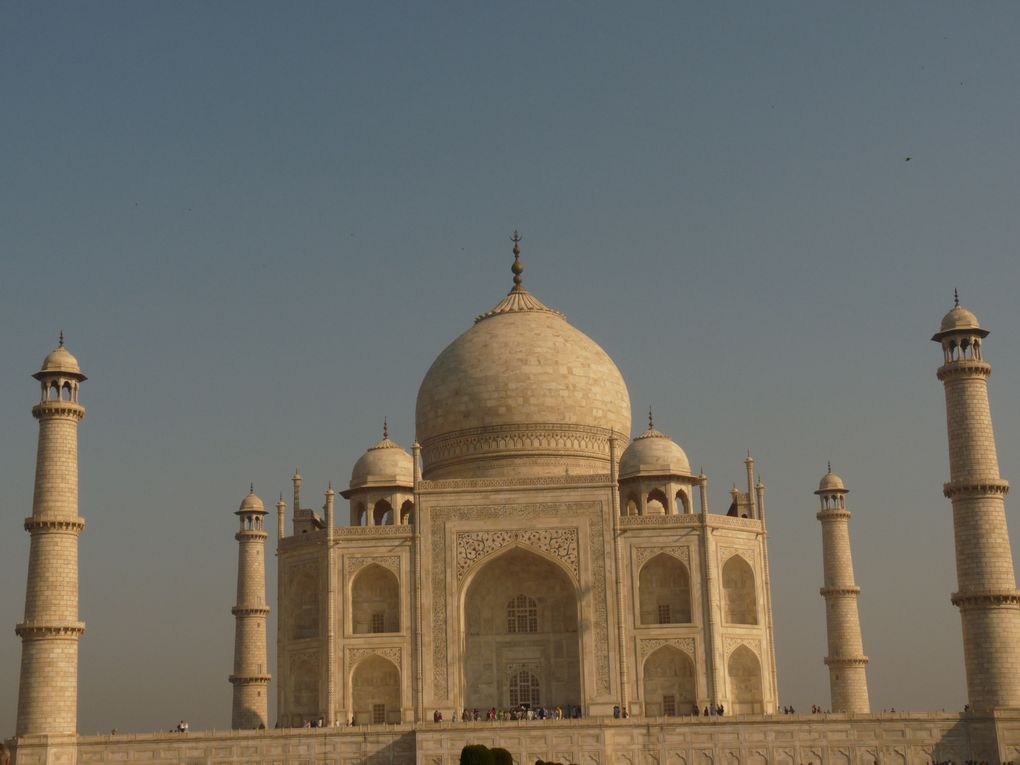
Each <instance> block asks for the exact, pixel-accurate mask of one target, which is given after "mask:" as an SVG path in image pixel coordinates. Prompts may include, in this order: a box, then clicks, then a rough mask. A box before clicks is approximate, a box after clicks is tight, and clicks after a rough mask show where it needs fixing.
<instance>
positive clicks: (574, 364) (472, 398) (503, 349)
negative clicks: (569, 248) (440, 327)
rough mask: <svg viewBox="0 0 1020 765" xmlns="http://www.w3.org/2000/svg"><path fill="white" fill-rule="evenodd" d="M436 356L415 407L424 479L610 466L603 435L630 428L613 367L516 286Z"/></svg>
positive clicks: (623, 390) (623, 389)
mask: <svg viewBox="0 0 1020 765" xmlns="http://www.w3.org/2000/svg"><path fill="white" fill-rule="evenodd" d="M513 241H514V264H513V267H512V269H511V270H512V271H513V274H514V288H513V289H512V290H511V291H510V293H509V294H508V295H507V296H506V297H505V298H504V299H503V300H502V301H500V303H499V304H498V305H496V306H495V307H494V308H493V309H492V310H491V311H488V312H486V313H484V314H482V315H481V316H479V317H478V318H477V319H476V320H475V324H474V326H473V327H471V329H469V330H468V331H467V332H465V333H464V334H462V335H461V336H460V337H458V338H457V339H456V340H454V341H453V342H452V343H450V345H448V346H447V347H446V349H445V350H444V351H443V352H442V353H440V354H439V356H438V357H437V358H436V360H435V361H434V362H433V363H432V366H431V367H430V368H429V371H428V372H427V373H426V374H425V379H424V380H422V383H421V387H420V388H419V389H418V401H417V405H416V412H415V424H416V427H417V435H418V441H419V442H420V443H421V447H422V463H423V477H424V478H426V479H437V478H482V477H497V476H512V477H531V476H552V475H564V474H565V473H609V438H610V436H611V435H612V434H613V433H616V434H617V435H619V436H621V437H625V436H626V434H629V433H630V396H629V394H628V393H627V385H626V383H625V382H624V381H623V376H622V375H621V374H620V370H619V369H617V368H616V365H615V364H614V363H613V360H612V359H611V358H609V355H608V354H607V353H606V352H605V351H604V350H602V348H600V347H599V346H598V344H597V343H595V342H594V341H593V340H592V339H591V338H589V337H588V336H587V335H585V334H584V333H583V332H580V331H579V330H577V329H575V328H574V327H572V326H571V325H570V324H568V323H567V320H566V318H565V317H564V316H563V314H561V313H559V312H557V311H554V310H552V309H551V308H547V307H546V306H545V305H543V304H542V303H541V301H539V300H538V299H537V298H535V297H534V296H533V295H531V294H530V293H529V292H528V291H527V290H525V289H524V287H523V286H522V284H521V273H522V272H523V271H524V266H523V265H522V264H521V262H520V247H519V246H518V243H519V242H520V238H519V237H518V236H517V234H516V233H515V234H514V239H513Z"/></svg>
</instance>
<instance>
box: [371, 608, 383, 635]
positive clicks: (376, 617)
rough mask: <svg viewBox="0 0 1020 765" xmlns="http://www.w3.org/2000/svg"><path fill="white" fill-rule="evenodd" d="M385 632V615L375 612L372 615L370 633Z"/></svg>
mask: <svg viewBox="0 0 1020 765" xmlns="http://www.w3.org/2000/svg"><path fill="white" fill-rule="evenodd" d="M385 631H386V614H383V613H381V612H376V613H374V614H372V632H385Z"/></svg>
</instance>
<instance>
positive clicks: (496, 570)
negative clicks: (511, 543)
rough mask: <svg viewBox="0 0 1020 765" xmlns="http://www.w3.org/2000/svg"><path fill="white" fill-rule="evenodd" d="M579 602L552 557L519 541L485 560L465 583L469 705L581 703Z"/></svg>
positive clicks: (464, 672)
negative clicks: (525, 547) (539, 552)
mask: <svg viewBox="0 0 1020 765" xmlns="http://www.w3.org/2000/svg"><path fill="white" fill-rule="evenodd" d="M578 610H579V608H578V592H577V588H576V586H575V585H574V583H573V581H571V579H570V577H569V576H568V575H567V573H566V572H565V571H564V570H563V569H562V568H561V567H560V566H559V565H557V564H556V563H554V562H552V561H551V560H549V559H547V558H545V557H543V556H541V555H538V554H537V553H534V552H531V551H529V550H526V549H523V548H519V547H515V548H512V549H510V550H507V551H506V552H503V553H501V554H499V555H497V556H496V557H494V558H493V559H491V560H489V561H488V562H486V563H484V564H483V565H482V567H481V568H480V569H479V570H478V571H477V572H476V573H475V575H474V576H473V577H472V578H471V579H470V581H469V582H468V584H467V587H466V589H465V591H464V599H463V610H462V612H461V618H462V622H461V623H462V624H463V625H464V629H463V643H462V652H461V656H462V661H463V666H462V667H461V678H462V680H461V699H462V700H463V706H464V707H466V708H468V709H489V708H490V707H495V708H496V709H507V708H510V707H514V706H518V705H521V704H525V705H529V706H532V707H535V706H545V707H555V706H564V707H565V706H567V705H570V704H576V705H580V704H582V698H581V652H580V633H579V631H578Z"/></svg>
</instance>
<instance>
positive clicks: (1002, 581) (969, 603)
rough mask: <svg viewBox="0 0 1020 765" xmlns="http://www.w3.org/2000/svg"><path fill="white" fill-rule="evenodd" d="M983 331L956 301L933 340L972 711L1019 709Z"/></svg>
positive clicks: (1014, 601)
mask: <svg viewBox="0 0 1020 765" xmlns="http://www.w3.org/2000/svg"><path fill="white" fill-rule="evenodd" d="M987 336H988V330H986V329H983V328H982V327H981V325H980V324H979V323H978V320H977V317H976V316H975V315H974V314H973V313H971V312H970V311H968V310H967V309H966V308H964V307H963V306H961V305H960V301H959V299H957V300H956V305H955V306H954V307H953V309H952V310H951V311H950V312H949V313H947V314H946V315H945V317H943V319H942V326H941V327H940V328H939V331H938V332H936V333H935V335H934V336H933V337H932V340H934V341H935V342H937V343H939V344H940V345H941V346H942V354H943V362H944V363H943V365H942V366H941V367H939V370H938V378H939V380H941V381H942V384H943V385H944V386H945V391H946V419H947V426H948V430H949V483H947V484H945V486H944V487H943V492H944V493H945V495H946V497H947V498H948V499H949V500H950V501H951V502H952V503H953V531H954V538H955V544H956V581H957V587H958V589H957V591H956V592H955V593H953V596H952V601H953V605H955V606H956V607H957V608H959V609H960V620H961V622H962V623H963V655H964V664H965V668H966V672H967V697H968V699H969V700H970V705H971V707H973V708H974V709H975V710H986V709H994V708H1001V707H1014V708H1017V707H1020V640H1018V636H1020V592H1017V588H1016V576H1015V575H1014V573H1013V551H1012V549H1011V548H1010V544H1009V533H1008V531H1007V530H1006V506H1005V498H1006V493H1007V492H1008V491H1009V483H1008V482H1006V481H1004V480H1002V478H1000V477H999V458H998V455H997V454H996V450H995V434H994V433H993V431H992V414H991V410H990V409H989V406H988V376H989V375H990V374H991V373H992V367H991V365H990V364H989V363H988V362H986V361H985V360H984V356H983V354H982V345H983V343H984V339H985V337H987Z"/></svg>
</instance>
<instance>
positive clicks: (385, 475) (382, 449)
mask: <svg viewBox="0 0 1020 765" xmlns="http://www.w3.org/2000/svg"><path fill="white" fill-rule="evenodd" d="M366 486H406V487H408V488H412V487H413V486H414V457H412V456H411V455H410V454H408V453H407V452H406V451H404V450H403V449H402V448H400V446H399V445H398V444H396V443H394V442H393V441H391V440H390V438H389V436H388V435H385V436H384V437H383V440H382V441H380V442H379V443H377V444H376V445H375V446H373V447H372V448H371V449H369V450H368V451H367V452H365V453H364V454H363V455H361V458H360V459H358V461H357V462H355V463H354V469H353V470H352V471H351V489H361V488H364V487H366Z"/></svg>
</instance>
